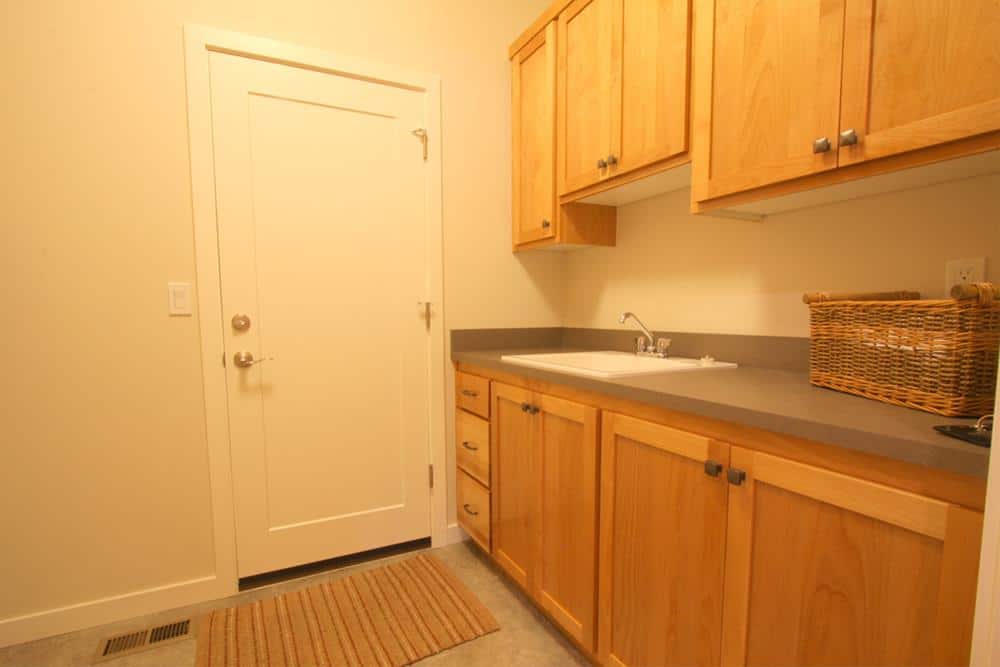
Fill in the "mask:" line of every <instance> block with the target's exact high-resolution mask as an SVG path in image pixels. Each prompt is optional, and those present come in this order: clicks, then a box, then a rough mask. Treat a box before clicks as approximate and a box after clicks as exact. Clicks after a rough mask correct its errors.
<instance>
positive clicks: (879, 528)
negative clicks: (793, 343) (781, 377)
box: [459, 380, 983, 667]
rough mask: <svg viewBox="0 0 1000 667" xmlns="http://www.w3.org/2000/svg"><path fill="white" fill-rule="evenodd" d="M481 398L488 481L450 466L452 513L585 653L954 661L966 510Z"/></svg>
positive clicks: (704, 661) (963, 632)
mask: <svg viewBox="0 0 1000 667" xmlns="http://www.w3.org/2000/svg"><path fill="white" fill-rule="evenodd" d="M490 394H491V401H492V403H491V409H490V414H491V416H492V419H491V421H490V429H491V431H490V464H489V471H490V479H489V484H488V487H489V488H487V486H485V485H482V484H480V483H479V482H477V481H476V480H475V479H474V478H473V477H471V476H468V475H466V474H465V472H464V471H463V470H459V475H460V477H461V479H460V485H459V487H460V488H459V495H460V497H461V501H460V507H461V508H462V509H465V507H464V506H465V505H466V504H468V505H469V507H470V508H471V510H472V511H473V512H476V513H477V514H472V513H471V512H470V513H469V516H468V517H463V519H465V520H464V522H463V525H465V526H466V527H467V528H470V529H472V530H473V531H474V534H476V536H477V539H478V541H479V542H480V544H482V545H484V548H490V550H491V554H492V556H493V558H494V560H495V561H496V562H497V563H498V564H499V566H500V567H501V568H502V569H503V570H505V571H506V572H507V573H508V574H509V575H510V576H511V578H512V579H513V580H514V581H516V582H517V583H518V584H520V585H521V586H522V588H523V589H524V590H525V591H526V592H527V593H528V594H529V595H530V596H531V597H532V598H533V599H534V601H535V602H536V603H537V604H538V605H539V606H540V607H541V608H542V609H543V610H544V611H545V612H546V613H547V614H548V616H549V617H550V618H551V619H552V620H553V621H554V622H555V623H557V624H558V625H559V626H560V627H561V628H562V629H563V630H564V631H565V632H566V634H567V635H569V636H570V637H572V638H573V639H574V640H575V641H576V643H577V644H578V645H579V646H580V647H581V648H582V649H583V650H584V651H585V652H586V653H587V654H588V657H590V658H591V659H592V660H595V661H599V662H600V663H601V664H603V665H613V666H616V667H620V666H625V665H627V666H629V667H647V666H650V667H651V666H656V667H671V666H675V665H677V666H681V665H684V666H687V665H726V666H731V665H736V666H742V665H748V666H749V665H753V666H758V665H759V666H761V667H783V666H788V667H792V666H796V667H798V666H811V665H817V666H819V665H836V666H838V667H848V666H851V665H858V666H861V665H864V666H872V665H886V666H889V665H892V666H896V665H934V666H952V665H968V663H969V653H970V646H971V636H972V622H973V614H974V607H975V593H976V579H977V573H978V566H979V563H978V560H979V548H980V540H981V534H982V521H983V515H982V513H981V512H979V511H976V510H973V509H967V508H965V507H962V506H960V505H957V504H954V502H949V501H944V500H938V499H936V498H931V497H928V496H924V495H920V494H919V493H914V492H911V491H904V490H901V489H898V488H894V487H891V486H887V485H884V484H879V483H876V482H872V481H868V480H866V479H863V478H861V477H858V476H855V475H856V474H859V473H857V472H854V471H844V472H836V471H834V470H830V469H827V468H824V467H818V466H816V465H809V464H805V463H801V462H798V461H795V460H793V459H791V458H786V457H784V456H779V455H776V454H769V453H765V452H763V451H757V450H751V449H748V448H745V447H739V446H735V445H730V444H727V443H724V442H720V441H718V440H715V439H712V438H709V437H707V436H703V435H697V434H695V433H691V432H688V431H683V430H679V429H676V428H671V427H669V426H666V425H663V424H659V423H654V422H651V421H646V420H643V419H639V418H636V417H631V416H627V415H624V414H621V413H619V412H613V411H609V410H604V411H601V410H599V408H597V407H594V406H591V405H585V404H582V403H578V402H574V401H570V400H567V399H564V398H557V397H555V396H552V395H550V394H548V393H542V392H540V391H533V390H532V389H529V388H526V387H517V386H514V385H508V384H503V383H500V382H498V381H495V380H494V381H493V383H492V386H491V392H490ZM599 435H600V438H599V437H598V436H599ZM762 448H763V447H762ZM835 465H836V461H834V463H832V464H831V467H834V466H835ZM873 465H875V463H873ZM847 472H851V473H852V474H847ZM860 474H863V473H860ZM911 488H912V487H911ZM486 498H489V499H490V503H491V511H490V512H489V513H488V516H489V519H488V520H489V521H490V525H489V526H488V527H487V526H483V525H482V524H483V523H484V522H485V520H486V517H484V516H482V514H483V513H482V512H481V511H480V506H481V504H482V503H483V502H485V499H486ZM953 500H954V499H953ZM598 510H599V511H598ZM477 520H478V525H477ZM477 529H478V530H477ZM484 535H485V536H484Z"/></svg>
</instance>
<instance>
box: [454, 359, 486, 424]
mask: <svg viewBox="0 0 1000 667" xmlns="http://www.w3.org/2000/svg"><path fill="white" fill-rule="evenodd" d="M455 404H456V405H457V406H458V407H460V408H462V409H463V410H468V411H469V412H471V413H473V414H477V415H479V416H480V417H482V418H484V419H489V418H490V381H489V380H487V379H486V378H484V377H480V376H478V375H471V374H470V373H462V372H461V371H459V372H457V373H455Z"/></svg>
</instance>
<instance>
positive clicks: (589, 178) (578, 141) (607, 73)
mask: <svg viewBox="0 0 1000 667" xmlns="http://www.w3.org/2000/svg"><path fill="white" fill-rule="evenodd" d="M614 5H615V0H576V1H575V2H573V3H571V4H570V5H569V6H568V7H567V8H566V9H564V10H563V12H562V13H561V14H560V15H559V29H558V37H557V42H558V49H557V50H558V62H559V66H558V76H557V81H558V91H559V94H558V105H557V106H558V111H557V113H558V114H559V122H558V125H557V126H558V135H557V141H556V146H557V154H558V162H557V168H556V174H557V182H558V187H559V194H564V193H566V192H572V191H573V190H579V189H580V188H583V187H586V186H588V185H591V184H592V183H596V182H598V181H600V180H601V179H604V178H607V177H608V176H610V171H609V170H608V169H607V168H606V167H600V166H598V161H599V160H606V159H607V157H608V156H609V155H610V154H611V125H612V116H613V115H614V114H615V113H616V111H615V109H614V105H615V102H616V101H617V98H616V94H617V93H616V91H617V90H618V79H619V77H620V70H621V68H620V66H619V65H618V61H617V60H616V56H617V55H618V54H619V53H620V47H619V48H616V41H615V39H616V33H615V26H614V22H613V19H614V16H615V6H614ZM619 111H620V110H619Z"/></svg>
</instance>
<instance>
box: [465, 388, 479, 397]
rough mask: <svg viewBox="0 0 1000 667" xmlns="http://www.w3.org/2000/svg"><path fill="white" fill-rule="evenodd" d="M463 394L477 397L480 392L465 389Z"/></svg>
mask: <svg viewBox="0 0 1000 667" xmlns="http://www.w3.org/2000/svg"><path fill="white" fill-rule="evenodd" d="M462 396H471V397H472V398H475V397H476V396H479V392H478V391H473V390H472V389H463V390H462Z"/></svg>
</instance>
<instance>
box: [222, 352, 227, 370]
mask: <svg viewBox="0 0 1000 667" xmlns="http://www.w3.org/2000/svg"><path fill="white" fill-rule="evenodd" d="M222 367H223V368H225V367H226V353H225V352H223V353H222Z"/></svg>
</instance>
